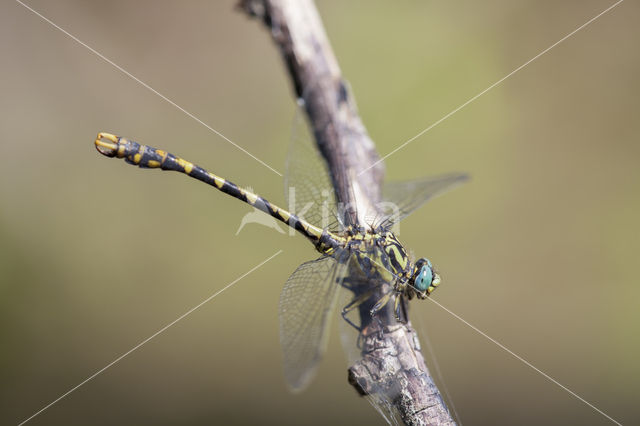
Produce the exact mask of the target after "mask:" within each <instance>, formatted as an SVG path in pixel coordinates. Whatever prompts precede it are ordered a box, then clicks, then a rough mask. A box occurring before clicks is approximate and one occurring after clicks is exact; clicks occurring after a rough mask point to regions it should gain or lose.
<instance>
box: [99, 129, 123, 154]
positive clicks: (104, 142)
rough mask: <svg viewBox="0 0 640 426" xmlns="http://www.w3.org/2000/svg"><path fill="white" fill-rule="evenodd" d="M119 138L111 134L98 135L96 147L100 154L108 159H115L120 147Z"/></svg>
mask: <svg viewBox="0 0 640 426" xmlns="http://www.w3.org/2000/svg"><path fill="white" fill-rule="evenodd" d="M119 139H120V138H119V137H117V136H116V135H112V134H111V133H102V132H100V133H98V137H97V138H96V141H95V145H96V149H97V150H98V152H99V153H100V154H102V155H106V156H107V157H115V156H116V155H117V153H118V148H119V147H120V141H119Z"/></svg>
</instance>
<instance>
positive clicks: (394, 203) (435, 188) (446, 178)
mask: <svg viewBox="0 0 640 426" xmlns="http://www.w3.org/2000/svg"><path fill="white" fill-rule="evenodd" d="M467 180H469V176H468V175H466V174H464V173H450V174H445V175H440V176H432V177H428V178H422V179H416V180H410V181H402V182H387V183H385V184H384V186H383V188H382V198H383V200H384V201H385V202H386V203H388V204H387V205H385V206H384V207H385V208H384V210H385V211H384V213H385V218H384V220H383V221H382V226H384V227H387V228H391V226H393V224H395V223H398V222H400V221H401V220H402V219H404V218H405V217H407V216H409V215H410V214H411V213H413V212H414V211H415V210H416V209H417V208H418V207H420V206H422V205H423V204H424V203H426V202H427V201H429V200H430V199H431V198H433V197H436V196H438V195H441V194H443V193H444V192H446V191H448V190H450V189H453V188H455V187H456V186H458V185H461V184H463V183H464V182H466V181H467Z"/></svg>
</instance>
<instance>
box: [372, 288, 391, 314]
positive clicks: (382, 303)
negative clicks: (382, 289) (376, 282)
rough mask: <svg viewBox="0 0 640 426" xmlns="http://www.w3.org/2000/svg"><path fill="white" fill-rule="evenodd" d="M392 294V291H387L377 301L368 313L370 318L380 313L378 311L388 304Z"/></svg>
mask: <svg viewBox="0 0 640 426" xmlns="http://www.w3.org/2000/svg"><path fill="white" fill-rule="evenodd" d="M393 294H394V290H393V289H392V290H389V291H388V292H386V293H385V294H384V295H383V296H382V297H381V298H380V300H378V302H377V303H376V304H375V305H374V306H373V308H371V310H370V311H369V312H370V313H371V316H372V317H373V316H376V314H377V313H378V312H380V310H381V309H382V308H384V307H385V305H386V304H387V303H389V299H391V296H393Z"/></svg>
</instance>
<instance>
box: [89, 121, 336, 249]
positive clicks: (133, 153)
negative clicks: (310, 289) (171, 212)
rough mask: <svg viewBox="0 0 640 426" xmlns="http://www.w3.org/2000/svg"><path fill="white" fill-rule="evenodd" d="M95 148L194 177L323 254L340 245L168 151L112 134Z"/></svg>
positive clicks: (330, 236)
mask: <svg viewBox="0 0 640 426" xmlns="http://www.w3.org/2000/svg"><path fill="white" fill-rule="evenodd" d="M95 145H96V149H97V150H98V152H100V153H101V154H103V155H105V156H107V157H117V158H122V159H124V160H125V161H126V162H127V163H129V164H133V165H136V166H138V167H142V168H151V169H155V168H159V169H161V170H170V171H176V172H180V173H184V174H186V175H188V176H190V177H192V178H195V179H198V180H199V181H202V182H204V183H206V184H208V185H211V186H213V187H215V188H216V189H218V190H220V191H222V192H224V193H225V194H229V195H231V196H232V197H235V198H237V199H239V200H242V201H244V202H245V203H247V204H249V205H251V206H253V207H255V208H256V209H258V210H261V211H263V212H265V213H267V214H268V215H270V216H272V217H274V218H276V219H278V220H279V221H281V222H283V223H285V224H286V225H288V226H290V227H292V228H294V229H295V230H296V231H298V232H300V233H301V234H302V235H304V236H305V237H307V238H308V239H309V240H311V242H312V243H313V244H314V245H315V246H316V248H317V249H318V250H319V251H321V252H323V253H328V252H330V250H331V249H332V248H335V247H337V246H338V245H339V242H338V239H339V238H338V237H337V236H335V235H333V234H331V233H329V232H327V231H324V230H322V229H320V228H318V227H316V226H313V225H311V224H310V223H308V222H306V221H304V220H302V219H300V218H299V217H297V216H296V215H295V214H292V213H289V212H288V211H286V210H284V209H281V208H280V207H278V206H276V205H274V204H271V203H270V202H269V201H267V200H265V199H264V198H262V197H260V196H259V195H257V194H254V193H253V192H250V191H247V190H245V189H242V188H239V187H238V186H237V185H236V184H234V183H233V182H230V181H228V180H226V179H223V178H221V177H220V176H216V175H214V174H213V173H210V172H208V171H206V170H205V169H203V168H202V167H199V166H197V165H195V164H193V163H191V162H189V161H186V160H184V159H182V158H180V157H177V156H175V155H173V154H171V153H169V152H166V151H163V150H160V149H157V148H153V147H150V146H147V145H142V144H139V143H137V142H134V141H131V140H129V139H126V138H122V137H118V136H115V135H112V134H110V133H98V138H97V139H96V141H95Z"/></svg>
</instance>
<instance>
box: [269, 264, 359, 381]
mask: <svg viewBox="0 0 640 426" xmlns="http://www.w3.org/2000/svg"><path fill="white" fill-rule="evenodd" d="M345 254H346V253H345V252H340V253H338V254H337V257H336V258H334V257H331V256H323V257H321V258H319V259H316V260H312V261H309V262H305V263H303V264H302V265H300V266H298V268H297V269H296V270H295V272H294V273H293V274H292V275H291V276H290V277H289V279H288V280H287V282H286V283H285V285H284V288H283V289H282V294H281V295H280V344H281V346H282V351H283V356H284V374H285V378H286V381H287V383H288V385H289V387H290V388H291V390H292V391H300V390H302V389H304V388H305V387H306V386H307V385H308V384H309V382H310V381H311V379H312V378H313V376H314V374H315V372H316V368H317V366H318V362H319V361H320V359H321V358H322V355H323V354H324V351H325V349H326V344H327V336H328V334H327V332H328V329H329V327H328V325H329V321H330V317H331V313H332V312H333V310H334V307H335V303H336V296H337V294H338V288H339V287H340V286H341V284H342V280H343V278H344V276H345V273H346V269H347V265H346V263H347V262H346V261H345V259H344V256H345ZM341 257H342V258H341Z"/></svg>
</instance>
